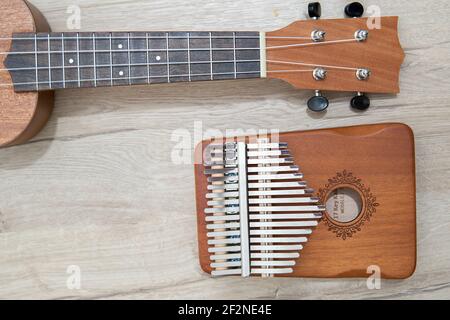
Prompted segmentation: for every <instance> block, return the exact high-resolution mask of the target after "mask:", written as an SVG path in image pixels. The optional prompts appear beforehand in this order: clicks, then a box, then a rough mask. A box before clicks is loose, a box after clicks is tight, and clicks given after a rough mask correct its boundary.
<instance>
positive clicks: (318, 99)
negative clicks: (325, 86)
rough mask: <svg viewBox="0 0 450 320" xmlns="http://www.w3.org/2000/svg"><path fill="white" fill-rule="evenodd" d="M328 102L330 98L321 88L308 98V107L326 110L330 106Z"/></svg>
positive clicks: (316, 110)
mask: <svg viewBox="0 0 450 320" xmlns="http://www.w3.org/2000/svg"><path fill="white" fill-rule="evenodd" d="M328 104H329V103H328V99H327V98H326V97H324V96H323V95H322V93H321V92H320V91H319V90H316V93H315V95H314V96H313V97H311V98H309V100H308V108H309V110H311V111H314V112H321V111H324V110H325V109H326V108H328Z"/></svg>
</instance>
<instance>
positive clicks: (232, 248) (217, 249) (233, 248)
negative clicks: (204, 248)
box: [208, 246, 241, 253]
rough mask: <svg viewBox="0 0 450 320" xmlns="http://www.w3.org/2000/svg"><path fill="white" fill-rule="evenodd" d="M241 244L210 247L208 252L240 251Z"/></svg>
mask: <svg viewBox="0 0 450 320" xmlns="http://www.w3.org/2000/svg"><path fill="white" fill-rule="evenodd" d="M240 251H241V246H225V247H212V248H208V252H211V253H214V252H240Z"/></svg>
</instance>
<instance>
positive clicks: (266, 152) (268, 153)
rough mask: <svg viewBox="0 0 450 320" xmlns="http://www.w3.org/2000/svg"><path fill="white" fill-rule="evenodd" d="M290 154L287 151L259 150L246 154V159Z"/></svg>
mask: <svg viewBox="0 0 450 320" xmlns="http://www.w3.org/2000/svg"><path fill="white" fill-rule="evenodd" d="M290 155H291V152H290V151H289V150H287V149H283V150H259V151H249V152H247V156H248V157H271V156H290Z"/></svg>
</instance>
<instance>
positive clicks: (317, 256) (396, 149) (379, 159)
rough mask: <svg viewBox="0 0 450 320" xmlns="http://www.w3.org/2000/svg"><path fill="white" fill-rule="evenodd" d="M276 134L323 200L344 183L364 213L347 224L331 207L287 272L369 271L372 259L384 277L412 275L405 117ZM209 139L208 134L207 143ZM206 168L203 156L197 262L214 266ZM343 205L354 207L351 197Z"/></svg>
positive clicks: (412, 204)
mask: <svg viewBox="0 0 450 320" xmlns="http://www.w3.org/2000/svg"><path fill="white" fill-rule="evenodd" d="M275 139H279V140H277V141H280V142H285V143H287V144H288V150H289V151H290V154H291V155H292V158H293V159H294V163H295V165H298V166H299V167H300V171H301V172H302V173H303V175H304V180H305V181H306V182H307V186H308V188H313V189H314V190H315V191H316V193H315V194H316V195H317V196H318V197H319V199H320V203H322V204H325V203H326V201H327V199H328V196H329V195H330V194H331V193H332V191H333V190H335V189H336V188H344V187H350V188H352V190H355V191H357V192H358V194H359V195H360V199H361V213H360V214H359V215H358V217H357V218H355V219H354V220H352V221H350V222H348V223H339V222H336V220H333V219H332V218H331V215H332V212H331V211H329V212H326V213H325V215H324V217H323V219H322V221H321V222H319V225H318V226H317V227H315V228H313V232H312V234H311V235H310V236H308V239H309V240H308V242H306V243H305V244H304V247H303V249H302V250H301V251H300V258H298V259H296V265H295V266H294V267H293V270H294V271H293V273H291V274H286V275H283V276H287V277H315V278H342V277H353V278H354V277H365V276H366V275H367V267H368V266H372V265H376V266H378V267H379V268H380V272H381V276H382V277H383V278H386V279H404V278H407V277H409V276H411V274H412V273H413V272H414V269H415V268H416V201H415V200H416V198H415V195H416V192H415V172H414V169H415V165H414V138H413V135H412V133H411V130H410V129H409V128H408V127H407V126H405V125H403V124H378V125H363V126H352V127H345V128H339V129H320V130H308V131H296V132H295V131H294V132H289V133H282V134H280V135H279V136H276V137H275ZM210 143H211V140H207V141H204V142H203V147H204V148H206V146H207V145H209V144H210ZM213 143H214V142H213ZM215 143H219V142H218V141H216V142H215ZM350 146H351V147H350ZM200 147H201V145H200V144H199V145H198V148H200ZM200 153H201V152H199V154H200ZM200 161H201V160H200ZM200 161H198V162H200ZM205 169H206V168H205V166H203V165H202V164H200V163H199V164H196V165H195V181H196V202H197V220H198V221H197V223H198V227H197V228H198V245H199V256H200V265H201V266H202V269H203V270H205V271H206V272H211V270H212V269H211V267H210V263H211V260H210V256H211V253H209V252H208V248H211V247H214V246H213V245H212V246H211V245H208V244H207V241H208V237H207V232H210V231H211V230H207V227H206V225H207V223H208V224H210V223H211V222H206V221H205V208H207V207H208V205H207V200H208V199H206V197H205V195H206V193H208V192H211V191H208V190H207V186H208V184H209V183H208V181H207V177H206V175H205V174H204V171H205ZM338 174H340V176H337V175H338ZM330 180H334V181H335V182H333V183H330ZM358 180H359V181H358ZM209 200H211V199H209ZM336 201H338V202H339V200H336ZM341 201H342V199H341ZM284 205H287V206H289V204H284ZM297 205H298V204H297ZM341 205H342V204H341ZM279 206H283V205H279ZM344 207H345V208H346V210H348V208H349V206H348V204H347V206H344ZM275 213H276V212H275ZM280 213H281V212H280ZM291 221H292V220H291ZM219 223H223V222H219ZM285 236H286V235H285ZM209 239H211V238H209Z"/></svg>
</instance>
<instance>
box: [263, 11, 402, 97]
mask: <svg viewBox="0 0 450 320" xmlns="http://www.w3.org/2000/svg"><path fill="white" fill-rule="evenodd" d="M369 21H370V19H368V18H359V19H347V18H345V19H319V20H313V19H308V20H302V21H296V22H294V23H292V24H290V25H289V26H287V27H285V28H282V29H280V30H276V31H273V32H268V33H267V34H266V39H267V46H266V47H267V62H268V64H267V77H268V78H277V79H283V80H285V81H287V82H288V83H290V84H292V85H293V86H294V87H296V88H299V89H310V90H317V89H319V90H333V91H360V92H377V93H398V92H399V83H398V82H399V72H400V66H401V64H402V62H403V59H404V53H403V50H402V48H401V45H400V43H399V39H398V35H397V33H398V30H397V24H398V18H397V17H382V18H381V19H380V24H381V25H382V27H381V28H380V29H372V30H368V32H369V36H368V38H367V40H365V41H362V42H356V41H351V42H346V43H338V44H336V43H334V44H333V43H332V42H333V41H339V40H341V41H342V40H345V39H347V40H348V39H353V36H352V35H353V34H354V33H355V30H367V29H368V28H367V24H368V23H369ZM312 30H323V31H324V32H326V35H325V42H330V43H329V44H325V42H324V43H323V44H318V45H310V46H306V47H292V48H287V49H286V48H284V49H275V48H276V47H280V46H286V45H295V44H299V43H305V42H308V41H311V40H310V39H308V40H286V39H281V40H280V39H274V38H273V37H296V36H297V37H298V36H301V37H310V34H311V32H312ZM270 48H273V49H270ZM273 61H282V62H285V61H289V62H296V63H307V64H312V65H314V64H316V65H323V66H326V67H324V69H325V70H327V76H326V78H325V79H324V80H322V81H317V80H315V79H314V78H313V77H312V76H311V72H281V73H280V72H279V71H280V70H299V69H300V70H305V69H306V70H308V69H310V68H308V67H306V66H302V65H286V64H280V63H274V62H273ZM333 66H340V67H343V66H345V67H346V68H367V69H369V70H370V71H371V73H372V74H371V75H370V77H369V78H368V79H367V80H365V81H361V80H358V79H357V78H356V76H355V70H354V69H353V70H343V69H334V68H332V67H333Z"/></svg>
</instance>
